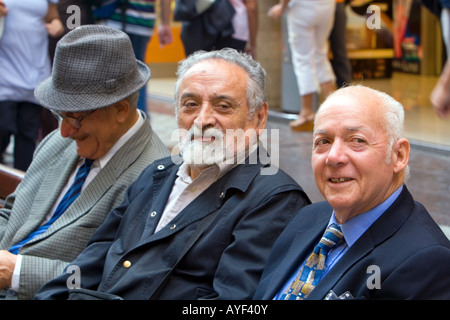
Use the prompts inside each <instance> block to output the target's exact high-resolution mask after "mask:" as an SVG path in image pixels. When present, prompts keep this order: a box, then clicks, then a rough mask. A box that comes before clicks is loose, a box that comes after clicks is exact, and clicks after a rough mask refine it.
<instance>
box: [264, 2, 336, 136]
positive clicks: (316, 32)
mask: <svg viewBox="0 0 450 320" xmlns="http://www.w3.org/2000/svg"><path fill="white" fill-rule="evenodd" d="M335 6H336V2H335V0H316V1H310V0H280V2H279V3H278V4H276V5H274V6H273V7H271V8H270V9H269V13H268V14H269V17H271V18H274V19H279V18H280V17H281V15H282V14H283V13H284V12H287V27H288V37H289V44H290V46H291V52H292V63H293V65H294V72H295V75H296V78H297V84H298V87H299V92H300V100H301V108H300V113H299V115H298V118H297V119H296V120H294V121H291V122H290V123H289V124H290V126H291V128H292V129H301V127H302V126H303V125H305V124H307V123H312V121H313V120H314V114H315V111H314V93H315V92H318V91H319V90H321V91H322V93H323V95H325V96H327V95H328V94H330V93H331V92H333V91H334V89H335V81H336V77H335V75H334V72H333V69H332V67H331V63H330V61H329V59H328V38H329V35H330V32H331V28H332V27H333V21H334V11H335Z"/></svg>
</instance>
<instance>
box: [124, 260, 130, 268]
mask: <svg viewBox="0 0 450 320" xmlns="http://www.w3.org/2000/svg"><path fill="white" fill-rule="evenodd" d="M123 266H124V267H125V268H129V267H131V261H130V260H126V261H124V262H123Z"/></svg>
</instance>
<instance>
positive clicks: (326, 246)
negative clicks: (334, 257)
mask: <svg viewBox="0 0 450 320" xmlns="http://www.w3.org/2000/svg"><path fill="white" fill-rule="evenodd" d="M342 241H344V235H343V234H342V231H341V228H340V227H339V226H338V225H337V224H334V223H333V224H332V225H330V226H329V227H328V229H327V230H325V233H324V234H323V236H322V239H320V241H319V243H318V244H317V245H316V247H315V248H314V251H313V252H312V253H311V255H310V256H309V258H308V260H306V263H305V265H304V266H303V267H302V268H301V269H300V271H299V273H298V275H297V278H296V279H295V280H294V282H293V283H292V285H291V287H290V288H288V290H287V291H286V292H285V293H284V294H283V295H282V296H281V300H303V299H306V298H307V297H308V295H309V294H310V293H311V292H312V291H313V289H314V288H315V287H316V286H317V284H318V283H319V281H320V279H321V278H322V276H323V273H324V272H325V260H326V259H327V256H328V253H329V252H330V251H331V249H333V248H335V247H337V246H338V245H339V244H340V243H342Z"/></svg>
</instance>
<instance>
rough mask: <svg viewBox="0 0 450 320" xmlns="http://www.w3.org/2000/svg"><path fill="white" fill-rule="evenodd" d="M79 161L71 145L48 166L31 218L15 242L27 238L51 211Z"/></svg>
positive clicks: (17, 235)
mask: <svg viewBox="0 0 450 320" xmlns="http://www.w3.org/2000/svg"><path fill="white" fill-rule="evenodd" d="M67 159H69V160H67ZM77 161H78V155H77V153H76V150H75V148H73V147H69V148H67V149H66V150H65V151H64V153H63V154H62V156H61V157H59V158H57V159H56V160H55V161H54V163H52V164H50V165H49V166H48V169H47V170H46V172H45V174H44V176H43V180H42V184H41V187H40V188H39V191H38V192H37V194H36V197H35V200H34V204H33V207H32V208H31V212H30V215H29V218H28V219H27V221H26V223H25V224H24V225H23V226H22V227H21V228H20V229H19V230H18V231H17V233H16V235H15V236H14V239H13V243H16V242H18V241H21V240H22V239H24V238H26V237H27V236H28V235H29V234H30V233H31V232H33V231H34V230H35V229H36V228H37V227H38V226H39V225H40V224H41V223H42V220H43V219H44V218H45V216H46V215H47V214H48V213H49V211H50V210H51V208H52V207H53V204H54V203H55V201H56V200H57V199H58V196H59V194H60V192H61V190H62V189H63V188H64V186H65V184H66V182H67V180H68V179H69V176H70V174H71V173H72V171H73V169H74V167H75V166H76V163H77ZM33 240H34V239H33Z"/></svg>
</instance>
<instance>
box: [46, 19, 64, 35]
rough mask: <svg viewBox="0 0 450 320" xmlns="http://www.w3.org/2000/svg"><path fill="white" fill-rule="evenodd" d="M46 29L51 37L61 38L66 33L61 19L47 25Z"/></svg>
mask: <svg viewBox="0 0 450 320" xmlns="http://www.w3.org/2000/svg"><path fill="white" fill-rule="evenodd" d="M45 28H46V29H47V33H48V34H49V35H50V36H51V37H57V36H60V35H62V34H63V32H64V26H63V24H62V22H61V20H59V19H53V20H52V21H51V22H49V23H46V24H45Z"/></svg>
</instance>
